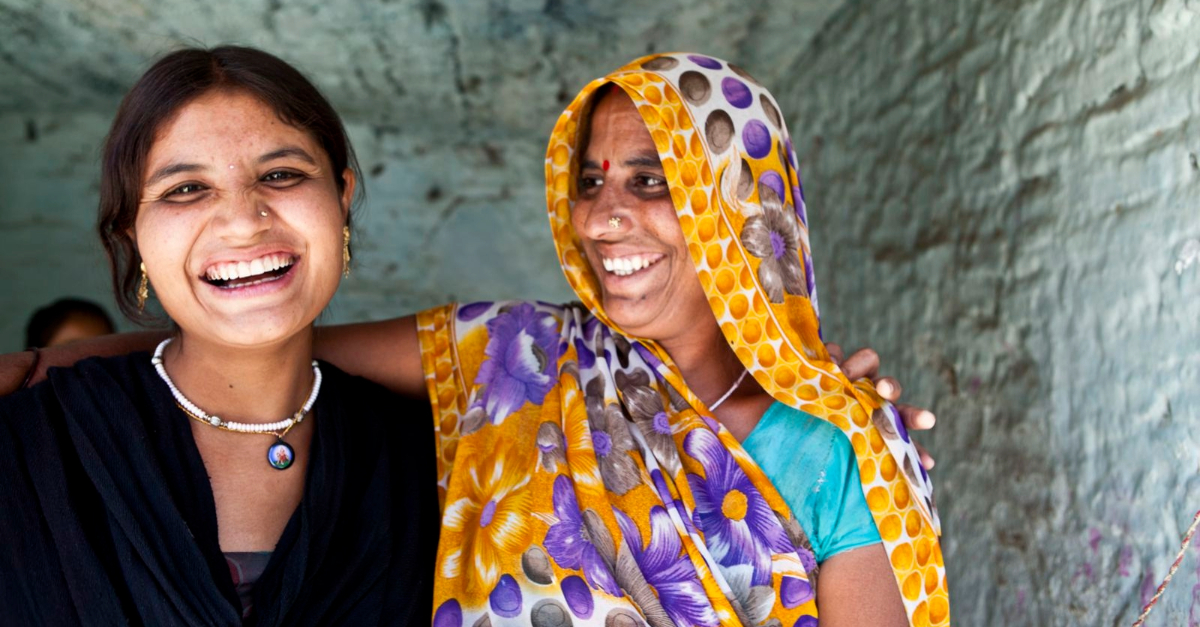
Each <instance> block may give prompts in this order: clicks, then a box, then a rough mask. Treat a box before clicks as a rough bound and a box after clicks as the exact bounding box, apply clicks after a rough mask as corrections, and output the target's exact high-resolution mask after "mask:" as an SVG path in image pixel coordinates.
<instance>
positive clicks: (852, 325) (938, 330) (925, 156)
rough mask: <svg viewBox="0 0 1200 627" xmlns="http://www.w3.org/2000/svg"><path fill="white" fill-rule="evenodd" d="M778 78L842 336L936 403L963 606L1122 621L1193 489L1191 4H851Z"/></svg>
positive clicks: (955, 598)
mask: <svg viewBox="0 0 1200 627" xmlns="http://www.w3.org/2000/svg"><path fill="white" fill-rule="evenodd" d="M781 91H782V92H783V93H782V94H779V93H778V92H777V95H779V97H780V99H781V101H782V106H783V107H784V109H785V112H786V113H789V114H790V120H791V123H792V127H793V131H794V138H795V143H796V148H797V151H799V152H800V153H801V154H802V158H801V161H802V163H801V169H802V172H803V175H804V179H805V182H806V186H805V190H806V192H807V195H808V200H809V207H810V209H809V215H810V217H811V219H812V221H813V224H814V227H813V230H814V233H813V241H814V244H813V247H814V249H815V255H816V260H815V262H814V265H815V268H816V273H817V278H818V281H819V282H820V284H821V285H822V290H823V291H822V293H821V296H822V311H823V313H824V314H825V319H826V324H827V326H826V329H825V332H826V337H835V338H841V339H843V340H844V341H846V342H848V343H851V344H854V343H859V344H861V343H866V342H870V343H871V344H872V345H874V346H875V347H876V348H878V349H879V351H880V352H881V353H882V354H884V355H886V356H887V359H888V361H889V363H890V368H889V370H893V371H896V372H899V373H900V374H901V376H902V379H903V381H904V382H905V383H906V385H907V387H908V389H909V390H911V391H912V394H913V398H914V400H919V401H921V402H923V403H926V404H931V405H932V406H933V407H934V409H935V410H936V411H937V412H938V414H939V415H940V417H941V422H940V424H939V426H938V428H937V430H936V431H937V433H936V434H934V436H933V437H932V438H927V439H926V441H927V442H931V447H932V448H933V449H934V450H935V452H936V453H937V457H938V459H939V462H940V463H939V464H938V467H937V470H936V471H935V473H934V474H935V476H936V481H937V488H938V494H939V505H940V507H941V509H942V520H943V523H944V527H945V539H944V540H945V546H944V548H945V555H946V562H947V565H948V567H949V580H950V585H951V604H952V615H953V617H954V619H955V624H958V625H972V626H974V625H1039V626H1040V625H1088V626H1091V625H1129V624H1131V623H1132V622H1133V619H1134V618H1135V617H1136V615H1137V613H1138V610H1139V609H1140V605H1141V603H1142V602H1143V601H1144V600H1145V599H1146V598H1148V596H1149V594H1150V593H1152V592H1153V586H1154V585H1156V584H1157V581H1158V579H1159V578H1160V577H1162V576H1163V575H1164V574H1165V571H1166V570H1167V567H1168V566H1169V565H1170V562H1171V560H1172V558H1173V557H1174V553H1175V550H1176V548H1177V546H1178V541H1179V538H1180V536H1181V535H1182V532H1183V530H1184V529H1185V528H1186V527H1187V525H1188V524H1189V523H1190V521H1191V518H1192V514H1193V513H1194V512H1195V511H1196V510H1197V509H1200V479H1198V478H1197V470H1198V469H1200V451H1198V449H1197V444H1198V443H1200V438H1198V437H1197V436H1196V434H1195V430H1196V428H1197V426H1200V415H1198V412H1197V404H1198V403H1200V266H1197V265H1192V266H1191V267H1190V268H1188V269H1186V270H1184V271H1183V272H1182V274H1177V273H1176V271H1175V266H1176V261H1177V257H1178V256H1179V254H1180V252H1181V251H1182V250H1183V247H1184V246H1185V243H1186V242H1187V241H1188V240H1190V239H1193V238H1200V165H1198V164H1197V154H1198V153H1200V117H1198V115H1200V4H1197V3H1196V2H1185V1H1183V0H1157V1H1151V0H1145V1H1142V0H1133V1H1128V0H1126V1H1122V0H1060V1H1053V0H1016V1H1006V2H996V1H994V0H960V1H956V2H944V1H937V0H900V1H896V2H852V3H850V4H849V5H847V6H846V7H845V8H843V9H842V10H841V11H839V12H838V13H837V15H836V17H835V18H834V19H833V20H832V21H831V22H829V23H828V24H827V25H826V26H825V28H823V29H822V31H821V33H820V34H819V35H818V36H817V37H816V38H815V39H814V41H813V43H812V44H811V46H810V47H809V48H808V50H807V51H806V53H805V54H804V55H803V57H802V62H801V63H800V64H799V65H798V68H797V80H795V81H793V82H790V83H787V84H786V85H785V87H784V88H783V89H782V90H781ZM1198 600H1200V561H1198V560H1197V559H1196V557H1195V555H1190V556H1189V557H1188V558H1187V560H1186V561H1185V562H1184V564H1183V568H1182V569H1181V571H1180V574H1179V575H1177V578H1176V580H1175V582H1174V583H1173V584H1172V587H1171V588H1170V589H1169V591H1168V593H1167V595H1166V596H1165V598H1164V600H1163V601H1162V602H1161V604H1160V606H1159V608H1158V609H1157V610H1156V611H1155V612H1156V613H1155V614H1154V615H1153V617H1152V620H1151V621H1150V622H1149V623H1148V624H1149V625H1188V624H1190V625H1196V624H1197V620H1200V606H1197V605H1196V603H1197V601H1198Z"/></svg>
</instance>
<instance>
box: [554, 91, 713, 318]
mask: <svg viewBox="0 0 1200 627" xmlns="http://www.w3.org/2000/svg"><path fill="white" fill-rule="evenodd" d="M578 189H579V192H578V198H577V199H576V201H575V205H574V207H573V209H572V213H571V221H572V223H573V225H574V227H575V232H576V233H577V234H578V235H579V239H580V241H581V243H582V245H583V250H584V252H585V253H586V254H587V258H588V262H589V263H590V264H591V266H592V269H593V271H594V272H595V273H596V277H597V280H598V282H599V284H600V291H601V296H602V298H603V305H604V311H605V313H607V314H608V317H609V318H610V319H611V320H612V321H613V322H615V323H616V324H617V325H618V326H619V327H620V328H621V330H622V331H623V332H625V333H627V334H629V335H633V336H635V337H642V338H648V339H654V340H660V341H661V340H669V339H671V338H675V337H678V336H681V335H684V334H686V333H688V332H689V329H691V328H692V327H693V326H694V325H695V324H697V323H698V322H700V321H702V320H706V319H707V320H712V321H713V322H714V323H715V319H714V318H713V315H712V311H711V309H709V306H708V299H707V298H706V297H705V295H704V290H703V288H701V286H700V280H699V279H698V278H697V277H696V270H695V266H694V265H693V264H692V260H691V256H690V255H689V254H688V249H687V242H686V240H685V239H684V237H683V230H682V229H681V228H680V226H679V218H678V217H677V215H676V213H675V205H674V204H673V203H672V201H671V191H670V189H669V188H668V187H667V180H666V176H665V175H664V174H663V168H662V163H661V162H660V161H659V158H658V150H657V149H656V148H655V146H654V139H653V138H652V137H651V136H650V131H648V130H647V129H646V124H645V122H644V121H643V120H642V117H641V115H640V114H638V111H637V108H636V107H635V106H634V104H633V101H632V100H630V99H629V96H628V95H626V94H625V92H623V91H621V90H620V89H615V88H614V89H612V90H611V91H609V92H608V93H607V94H606V95H604V96H602V97H601V99H600V100H599V102H597V103H596V106H595V108H594V109H593V111H592V117H591V129H590V136H589V140H588V143H587V147H586V149H585V151H584V154H583V156H582V158H581V159H580V180H579V187H578Z"/></svg>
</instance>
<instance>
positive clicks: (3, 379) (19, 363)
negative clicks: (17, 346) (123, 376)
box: [0, 331, 167, 394]
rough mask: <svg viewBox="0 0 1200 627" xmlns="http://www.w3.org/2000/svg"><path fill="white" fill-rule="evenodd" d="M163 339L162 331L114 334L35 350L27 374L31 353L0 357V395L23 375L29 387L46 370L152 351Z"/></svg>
mask: <svg viewBox="0 0 1200 627" xmlns="http://www.w3.org/2000/svg"><path fill="white" fill-rule="evenodd" d="M165 337H167V332H166V331H141V332H138V333H118V334H116V335H105V336H102V337H97V338H93V339H90V340H81V341H78V342H73V343H71V344H67V345H65V346H55V347H54V348H43V349H41V350H40V351H39V353H40V354H39V356H38V360H37V369H36V370H34V371H33V372H32V373H31V372H30V366H31V365H32V364H33V361H34V359H33V353H32V352H30V351H26V352H23V353H10V354H8V355H0V394H11V393H13V392H15V391H17V389H19V388H20V387H21V383H23V382H24V381H25V378H26V376H29V384H30V385H33V384H35V383H37V382H39V381H41V380H43V379H45V378H46V370H47V369H49V368H55V367H63V366H71V365H73V364H74V363H75V362H77V361H79V360H80V359H86V358H88V357H109V356H112V355H124V354H126V353H132V352H134V351H141V350H154V346H155V345H156V344H158V343H159V342H161V341H162V340H163V338H165Z"/></svg>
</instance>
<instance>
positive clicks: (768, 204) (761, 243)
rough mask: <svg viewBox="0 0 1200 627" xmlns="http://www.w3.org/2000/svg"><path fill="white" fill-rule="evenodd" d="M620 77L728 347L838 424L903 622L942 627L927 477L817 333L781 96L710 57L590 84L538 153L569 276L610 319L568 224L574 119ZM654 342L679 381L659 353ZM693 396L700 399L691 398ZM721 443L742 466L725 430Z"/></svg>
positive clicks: (904, 439)
mask: <svg viewBox="0 0 1200 627" xmlns="http://www.w3.org/2000/svg"><path fill="white" fill-rule="evenodd" d="M608 83H612V84H615V85H617V86H619V87H620V88H621V89H622V90H623V91H624V92H625V93H626V94H628V95H629V96H630V98H632V99H633V101H634V103H635V104H636V105H637V106H638V111H639V112H640V114H641V116H642V119H643V120H644V121H645V123H646V127H647V128H648V129H649V130H650V133H651V136H652V137H653V139H654V142H655V145H656V148H657V150H658V153H659V157H660V159H661V161H662V165H663V170H664V172H665V174H666V177H667V181H668V184H669V186H670V189H671V196H672V199H673V201H674V205H675V208H676V210H677V213H678V216H679V222H680V225H681V226H682V229H683V233H684V236H685V237H686V239H687V242H688V249H689V252H690V254H691V258H692V261H693V263H694V264H695V267H696V272H697V275H698V276H699V278H700V282H701V284H702V286H703V288H704V290H705V292H706V294H707V295H708V297H709V303H710V305H711V307H712V311H713V314H714V315H715V316H716V317H717V320H718V321H719V323H720V326H721V329H722V332H723V333H724V335H725V338H726V339H727V340H728V342H729V344H730V346H731V347H733V349H734V351H735V352H736V354H737V355H738V358H739V359H740V360H741V362H742V363H743V364H744V365H745V366H746V368H747V369H748V370H749V371H750V372H751V373H752V375H753V376H754V377H755V379H756V380H757V381H758V383H759V384H760V385H762V387H763V388H764V389H765V390H767V391H768V392H769V393H770V394H771V395H772V396H773V397H774V398H776V399H777V400H779V401H781V402H783V403H785V404H787V405H789V406H792V407H795V408H798V409H800V410H803V411H805V412H808V413H810V414H812V415H814V416H817V417H819V418H822V419H824V420H827V421H829V422H831V423H832V424H834V425H836V426H837V427H838V428H839V429H841V430H842V431H843V432H844V433H845V434H846V436H847V437H848V438H849V439H850V442H851V444H852V445H853V447H854V452H855V454H856V456H857V459H858V464H859V470H860V474H861V478H862V484H863V486H862V487H863V493H864V495H865V496H866V499H867V504H868V506H869V507H870V509H871V512H872V514H873V516H874V518H875V521H876V524H877V525H878V527H879V531H880V535H881V536H882V537H883V541H884V544H885V547H886V549H887V552H888V555H889V556H890V559H891V564H892V567H893V569H894V571H895V574H896V580H897V584H898V585H899V587H900V591H901V593H902V596H903V598H904V602H905V606H906V609H907V610H908V613H909V618H910V622H911V624H912V625H918V626H925V625H939V626H940V625H949V624H950V609H949V595H948V589H947V583H946V572H945V567H944V564H943V561H942V552H941V548H940V545H939V542H938V535H939V533H940V523H939V521H938V517H937V511H936V508H935V507H934V503H933V497H932V484H931V482H930V480H929V477H928V475H927V474H925V472H924V470H923V469H922V468H921V466H920V464H919V459H918V457H917V453H916V451H915V448H914V447H913V445H912V443H911V441H910V440H909V437H908V434H907V431H906V430H905V428H904V425H903V422H902V420H901V419H900V416H899V414H898V412H897V411H896V409H895V408H894V407H892V406H891V405H890V404H888V403H886V402H885V401H883V400H882V399H881V398H880V397H879V396H878V395H877V394H876V393H875V391H874V389H873V388H872V386H871V384H870V383H869V382H867V381H858V382H851V381H849V380H848V379H847V378H846V377H845V376H844V375H843V374H842V373H841V372H840V370H839V369H838V368H837V366H836V365H834V364H833V363H831V362H830V360H829V356H828V354H827V353H826V351H825V347H824V344H823V342H822V341H821V338H820V333H819V325H820V321H819V308H818V298H817V287H816V281H815V275H814V272H813V268H812V256H811V249H810V245H809V237H808V208H807V206H806V205H805V202H804V195H803V190H802V187H801V181H800V177H799V173H798V170H797V162H796V155H795V151H794V149H793V147H792V144H791V140H790V138H789V133H788V130H787V127H786V124H785V123H784V121H783V118H782V116H781V114H780V112H779V107H778V104H777V103H776V102H775V100H774V98H773V97H772V96H771V94H770V93H769V92H768V91H767V90H766V89H765V88H763V87H762V86H761V85H760V84H758V83H757V81H755V80H754V79H753V78H752V77H751V76H750V75H748V74H747V73H746V72H744V71H742V70H741V69H739V68H737V67H736V66H733V65H731V64H729V63H727V62H725V61H722V60H719V59H715V58H712V57H707V56H702V55H695V54H683V53H672V54H662V55H652V56H648V57H644V58H641V59H638V60H636V61H634V62H632V63H630V64H629V65H627V66H625V67H623V68H621V69H619V70H617V71H616V72H613V73H612V74H610V75H608V76H606V77H604V78H602V79H598V80H596V81H593V82H592V83H590V84H589V85H587V86H586V87H585V88H584V89H583V91H581V92H580V94H579V95H578V96H577V97H576V98H575V100H574V101H573V102H572V103H571V104H570V105H569V106H568V107H567V109H566V111H565V112H564V113H563V114H562V116H561V117H560V118H559V120H558V123H557V124H556V125H555V127H554V132H553V134H552V136H551V140H550V145H549V147H548V149H547V156H546V182H547V206H548V209H549V217H550V224H551V229H552V231H553V233H554V238H555V243H556V246H557V248H558V253H559V260H560V262H561V263H562V266H563V270H564V273H565V274H566V276H567V280H568V281H569V282H570V283H571V285H572V287H573V288H574V289H575V291H576V293H577V294H578V295H579V297H580V299H581V300H582V302H583V304H584V305H585V306H586V307H587V308H588V309H589V310H590V311H591V312H592V313H593V314H594V315H595V316H597V317H598V318H599V319H600V320H602V321H603V322H604V323H605V324H607V325H609V326H610V327H612V328H616V327H615V325H613V324H612V322H611V320H609V319H608V318H607V317H606V316H605V314H604V311H603V308H602V307H601V303H600V298H599V290H598V287H597V285H596V279H595V275H594V274H593V272H592V269H591V268H590V266H589V264H588V262H587V260H586V258H585V256H584V254H583V252H582V250H581V248H580V246H579V242H578V239H577V237H576V235H575V232H574V229H573V227H572V224H571V206H572V201H573V198H574V195H575V191H576V190H575V181H576V180H577V177H578V170H577V169H578V164H577V160H576V159H575V154H574V151H575V146H576V145H577V141H578V139H579V138H578V132H579V126H580V117H581V115H583V114H584V112H585V111H586V110H587V106H588V104H589V102H590V100H591V96H592V94H593V93H594V92H595V90H596V89H598V88H600V87H601V86H603V85H605V84H608ZM641 343H642V344H644V345H645V346H647V347H649V348H650V349H651V350H652V351H654V353H655V356H656V357H657V358H658V359H659V360H661V361H662V363H663V364H664V368H665V369H666V371H667V372H668V373H669V379H670V378H672V377H673V378H674V380H672V381H671V382H672V385H674V387H676V389H681V390H686V387H685V386H683V385H682V379H681V378H680V377H679V376H678V373H677V371H675V370H674V368H673V367H672V366H671V362H670V358H669V356H667V355H666V354H665V352H663V351H662V350H661V349H660V348H658V347H656V346H655V345H654V344H653V342H648V341H642V342H641ZM688 400H689V401H694V402H695V405H694V406H696V407H703V404H702V403H699V402H698V401H695V399H688ZM720 435H721V440H722V442H723V443H725V444H726V445H727V446H728V447H729V448H730V450H732V451H734V452H735V453H736V454H738V461H739V463H741V464H742V465H743V466H744V467H748V468H750V467H753V461H752V460H750V459H749V457H748V456H747V455H745V453H744V452H743V451H741V447H740V445H738V443H737V442H736V440H734V439H733V438H732V437H731V436H729V434H728V433H727V432H725V431H724V429H722V430H721V433H720Z"/></svg>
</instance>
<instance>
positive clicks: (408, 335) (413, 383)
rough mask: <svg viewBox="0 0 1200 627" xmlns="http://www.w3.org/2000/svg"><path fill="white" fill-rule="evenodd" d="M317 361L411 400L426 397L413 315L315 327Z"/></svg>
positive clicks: (419, 346)
mask: <svg viewBox="0 0 1200 627" xmlns="http://www.w3.org/2000/svg"><path fill="white" fill-rule="evenodd" d="M313 350H314V352H315V353H316V356H317V357H318V358H319V359H324V360H325V361H328V362H330V363H332V364H333V365H335V366H337V367H338V368H341V369H342V370H345V371H346V372H349V373H350V374H355V375H358V376H360V377H364V378H366V379H370V380H372V381H374V382H376V383H378V384H380V385H382V386H384V387H386V388H388V389H389V390H391V391H393V392H395V393H397V394H401V395H403V396H408V397H411V398H422V399H423V398H427V397H428V393H427V391H426V389H425V379H424V375H423V370H422V368H421V345H420V342H419V341H418V340H417V319H416V316H405V317H403V318H393V319H391V320H382V321H380V322H363V323H359V324H340V325H335V326H329V327H317V334H316V344H315V346H314V349H313Z"/></svg>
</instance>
